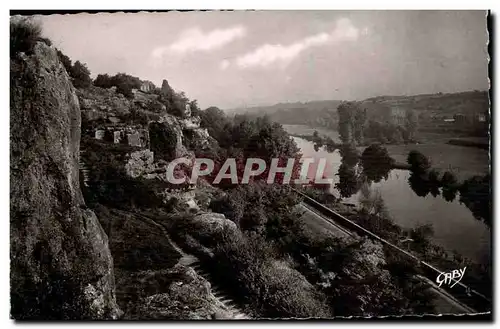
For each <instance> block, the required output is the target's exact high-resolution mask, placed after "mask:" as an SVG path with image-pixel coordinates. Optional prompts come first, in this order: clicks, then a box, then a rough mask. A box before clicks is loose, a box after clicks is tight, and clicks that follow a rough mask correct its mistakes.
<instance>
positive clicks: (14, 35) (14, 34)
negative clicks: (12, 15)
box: [10, 18, 42, 58]
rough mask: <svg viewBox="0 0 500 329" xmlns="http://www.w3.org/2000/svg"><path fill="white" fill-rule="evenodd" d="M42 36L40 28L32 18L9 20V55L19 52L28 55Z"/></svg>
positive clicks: (12, 55)
mask: <svg viewBox="0 0 500 329" xmlns="http://www.w3.org/2000/svg"><path fill="white" fill-rule="evenodd" d="M41 38H42V28H41V26H40V24H39V23H37V22H35V21H33V20H32V19H28V18H22V19H18V20H11V21H10V57H11V58H13V57H14V56H17V54H19V53H20V52H24V53H26V54H27V55H29V54H30V53H31V52H32V51H33V48H34V47H35V44H36V43H37V42H38V41H40V40H41Z"/></svg>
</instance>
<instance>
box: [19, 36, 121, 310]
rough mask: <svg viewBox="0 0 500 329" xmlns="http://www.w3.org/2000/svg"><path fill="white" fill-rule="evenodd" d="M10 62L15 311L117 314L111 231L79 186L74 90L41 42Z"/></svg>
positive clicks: (51, 50) (53, 54) (77, 109)
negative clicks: (91, 209) (31, 50)
mask: <svg viewBox="0 0 500 329" xmlns="http://www.w3.org/2000/svg"><path fill="white" fill-rule="evenodd" d="M10 65H11V86H10V90H11V94H10V96H11V101H10V107H11V109H10V110H11V112H10V120H11V126H10V128H11V148H10V158H11V162H10V198H11V199H10V216H11V217H10V242H11V252H10V257H11V265H10V266H11V281H10V282H11V315H12V317H14V318H15V319H111V318H116V317H117V316H119V313H120V311H119V309H118V307H117V305H116V302H115V283H114V275H113V260H112V258H111V254H110V251H109V248H108V238H107V236H106V234H105V233H104V231H103V229H102V227H101V225H100V224H99V221H98V219H97V218H96V216H95V214H94V213H93V212H92V211H90V210H88V209H86V206H85V203H84V200H83V197H82V194H81V191H80V186H79V172H78V159H79V144H80V123H81V117H80V106H79V102H78V98H77V96H76V94H75V89H74V87H73V86H72V84H71V82H70V80H69V77H68V74H67V72H66V71H65V69H64V67H63V65H62V64H61V63H60V61H59V59H58V56H57V54H56V51H55V49H54V48H52V47H49V46H47V45H45V44H44V43H41V42H38V43H37V44H36V45H35V47H34V50H33V54H32V55H30V56H26V55H24V54H22V53H21V54H19V55H18V56H17V57H14V59H11V63H10Z"/></svg>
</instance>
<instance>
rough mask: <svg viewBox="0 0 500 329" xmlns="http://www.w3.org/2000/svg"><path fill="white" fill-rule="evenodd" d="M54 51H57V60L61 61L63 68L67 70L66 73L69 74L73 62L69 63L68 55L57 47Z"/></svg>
mask: <svg viewBox="0 0 500 329" xmlns="http://www.w3.org/2000/svg"><path fill="white" fill-rule="evenodd" d="M56 52H57V56H58V57H59V60H60V61H61V63H62V65H63V66H64V68H65V69H66V72H68V74H71V68H72V66H73V64H72V63H71V59H70V58H69V57H68V56H66V55H65V54H64V53H63V52H62V51H60V50H59V49H56Z"/></svg>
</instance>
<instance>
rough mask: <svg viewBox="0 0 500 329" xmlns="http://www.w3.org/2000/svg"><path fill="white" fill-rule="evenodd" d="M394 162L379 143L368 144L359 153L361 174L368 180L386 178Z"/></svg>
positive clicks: (377, 180)
mask: <svg viewBox="0 0 500 329" xmlns="http://www.w3.org/2000/svg"><path fill="white" fill-rule="evenodd" d="M394 162H395V161H394V159H393V158H391V157H390V156H389V152H387V149H386V148H385V147H383V146H381V145H379V144H372V145H370V146H368V147H367V148H366V149H365V150H364V151H363V154H362V155H361V164H362V166H363V174H364V175H365V176H366V178H367V179H368V180H369V181H373V182H376V183H377V182H379V181H380V180H381V179H382V178H385V179H387V177H388V175H389V172H390V170H391V169H392V167H393V166H394Z"/></svg>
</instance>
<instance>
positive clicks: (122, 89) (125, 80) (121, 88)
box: [94, 73, 141, 98]
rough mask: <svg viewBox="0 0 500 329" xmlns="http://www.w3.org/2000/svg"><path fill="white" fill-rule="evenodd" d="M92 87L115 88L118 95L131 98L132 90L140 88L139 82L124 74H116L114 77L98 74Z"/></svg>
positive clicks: (137, 79) (135, 78)
mask: <svg viewBox="0 0 500 329" xmlns="http://www.w3.org/2000/svg"><path fill="white" fill-rule="evenodd" d="M94 86H96V87H100V88H105V89H107V88H111V87H116V91H117V92H118V93H120V94H122V95H123V96H125V97H127V98H132V97H133V96H134V94H133V92H132V89H139V88H141V80H140V79H139V78H137V77H134V76H131V75H128V74H125V73H118V74H116V75H114V76H109V75H108V74H99V75H98V76H97V77H96V78H95V80H94Z"/></svg>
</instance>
